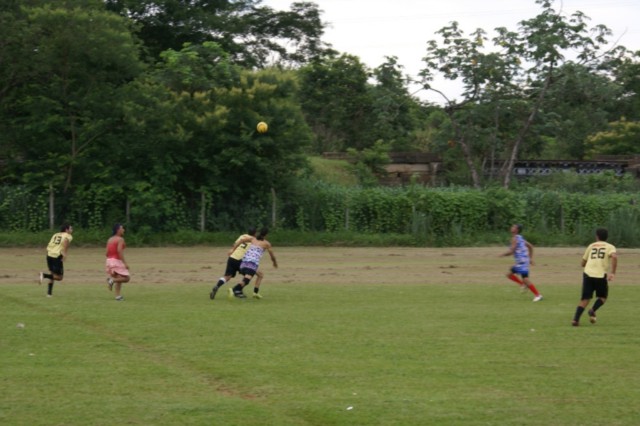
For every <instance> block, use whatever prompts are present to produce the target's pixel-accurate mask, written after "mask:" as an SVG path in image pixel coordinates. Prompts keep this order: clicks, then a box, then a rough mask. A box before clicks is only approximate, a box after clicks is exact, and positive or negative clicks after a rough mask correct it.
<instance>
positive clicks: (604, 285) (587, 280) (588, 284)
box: [581, 274, 609, 300]
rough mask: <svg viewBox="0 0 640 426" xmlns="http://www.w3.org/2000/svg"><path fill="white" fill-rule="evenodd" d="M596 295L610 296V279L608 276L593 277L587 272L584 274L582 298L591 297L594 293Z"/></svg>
mask: <svg viewBox="0 0 640 426" xmlns="http://www.w3.org/2000/svg"><path fill="white" fill-rule="evenodd" d="M594 292H595V293H596V297H602V298H605V299H606V298H607V296H609V281H608V280H607V276H606V275H605V276H604V278H593V277H590V276H589V275H587V274H582V297H581V299H582V300H587V299H591V298H592V297H593V293H594Z"/></svg>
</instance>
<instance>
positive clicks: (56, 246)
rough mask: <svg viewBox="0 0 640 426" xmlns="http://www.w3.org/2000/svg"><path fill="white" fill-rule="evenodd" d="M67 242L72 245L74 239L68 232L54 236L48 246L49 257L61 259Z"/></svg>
mask: <svg viewBox="0 0 640 426" xmlns="http://www.w3.org/2000/svg"><path fill="white" fill-rule="evenodd" d="M65 240H66V241H68V242H69V243H71V240H73V237H72V236H71V234H69V233H68V232H57V233H55V234H53V237H51V241H49V244H48V245H47V256H49V257H60V255H61V254H62V250H63V249H64V242H65Z"/></svg>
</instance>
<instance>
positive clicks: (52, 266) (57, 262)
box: [47, 255, 64, 276]
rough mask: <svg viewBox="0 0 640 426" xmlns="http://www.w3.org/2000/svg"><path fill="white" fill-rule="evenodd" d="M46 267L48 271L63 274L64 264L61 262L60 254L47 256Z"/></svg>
mask: <svg viewBox="0 0 640 426" xmlns="http://www.w3.org/2000/svg"><path fill="white" fill-rule="evenodd" d="M47 267H48V268H49V271H51V272H53V273H54V274H56V275H60V276H63V275H64V264H63V262H62V255H60V256H58V257H50V256H47Z"/></svg>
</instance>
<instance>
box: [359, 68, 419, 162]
mask: <svg viewBox="0 0 640 426" xmlns="http://www.w3.org/2000/svg"><path fill="white" fill-rule="evenodd" d="M402 71H403V67H402V66H401V65H400V64H398V58H396V57H395V56H391V57H387V58H386V61H385V62H384V63H382V64H381V65H380V66H378V67H376V68H375V69H374V70H373V77H374V78H375V83H374V84H373V85H372V87H371V99H372V102H373V105H372V118H373V125H372V128H371V133H372V134H373V139H375V140H383V141H385V142H386V143H388V144H390V145H391V147H392V149H393V150H396V151H405V150H407V151H408V150H412V149H415V146H414V145H415V140H416V130H417V129H418V128H420V123H421V121H423V120H424V119H425V118H426V112H425V108H424V107H423V106H422V105H421V103H420V102H419V101H418V99H416V98H415V97H413V96H411V94H409V91H408V89H407V86H408V84H407V83H408V77H406V76H405V75H403V74H402Z"/></svg>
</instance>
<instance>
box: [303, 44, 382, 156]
mask: <svg viewBox="0 0 640 426" xmlns="http://www.w3.org/2000/svg"><path fill="white" fill-rule="evenodd" d="M299 76H300V92H299V94H298V97H299V100H300V104H301V105H302V110H303V111H304V114H305V117H306V119H307V122H308V123H309V125H310V126H311V128H312V129H313V132H314V134H315V136H316V140H315V145H314V146H313V151H314V152H316V153H322V152H326V151H343V150H345V149H346V148H356V149H362V148H365V147H369V146H371V145H373V143H374V142H375V139H373V138H372V137H371V136H369V133H370V132H369V130H368V129H369V128H370V125H371V124H372V122H373V119H372V116H371V112H372V98H371V92H370V91H369V85H368V83H367V80H368V78H369V76H370V73H369V70H368V69H367V68H366V67H365V66H364V65H363V64H362V62H361V61H360V60H359V59H358V58H357V57H355V56H352V55H348V54H342V55H340V56H338V57H335V56H330V57H326V58H323V59H322V60H316V61H314V62H313V63H311V64H309V65H307V66H305V67H303V68H301V69H300V71H299Z"/></svg>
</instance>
